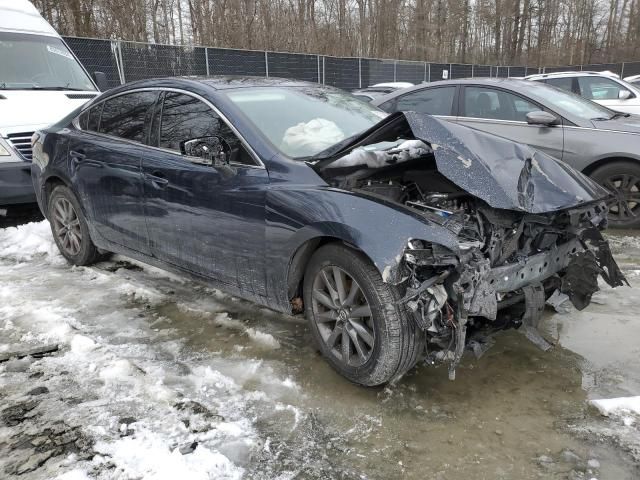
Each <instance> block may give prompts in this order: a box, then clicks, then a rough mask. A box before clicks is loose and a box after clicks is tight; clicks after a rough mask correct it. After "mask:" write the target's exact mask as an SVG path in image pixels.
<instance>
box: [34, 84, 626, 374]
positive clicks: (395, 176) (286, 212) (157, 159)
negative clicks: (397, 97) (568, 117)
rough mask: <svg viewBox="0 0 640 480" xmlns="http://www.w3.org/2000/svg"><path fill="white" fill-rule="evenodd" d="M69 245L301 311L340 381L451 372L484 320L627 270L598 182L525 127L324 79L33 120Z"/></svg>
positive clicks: (101, 103) (80, 258) (529, 327)
mask: <svg viewBox="0 0 640 480" xmlns="http://www.w3.org/2000/svg"><path fill="white" fill-rule="evenodd" d="M32 141H33V151H34V154H33V159H34V161H33V167H32V175H33V182H34V186H35V190H36V193H37V197H38V202H39V205H40V208H41V210H42V212H43V213H44V214H45V215H46V217H47V218H48V219H49V221H50V223H51V229H52V232H53V236H54V238H55V241H56V243H57V245H58V247H59V249H60V252H61V253H62V255H63V256H64V257H65V258H66V259H67V260H68V261H69V262H70V263H72V264H74V265H89V264H91V263H93V262H96V261H98V260H100V258H101V257H102V256H103V255H104V254H106V253H108V252H117V253H119V254H123V255H127V256H129V257H132V258H136V259H138V260H141V261H143V262H147V263H149V264H153V265H156V266H160V267H162V268H165V269H169V270H176V271H179V272H182V273H185V274H189V275H191V276H193V277H197V278H199V279H204V280H206V281H207V282H209V283H211V284H213V285H214V286H216V287H218V288H220V289H221V290H223V291H226V292H229V293H231V294H234V295H237V296H240V297H243V298H246V299H249V300H251V301H254V302H256V303H259V304H261V305H265V306H267V307H270V308H272V309H274V310H277V311H280V312H285V313H302V312H304V313H305V314H306V317H307V318H308V320H309V325H310V328H311V330H312V332H313V336H314V338H315V341H316V342H317V345H318V347H319V349H320V350H321V351H322V353H323V354H324V356H325V357H326V359H327V360H328V362H329V363H330V364H331V365H332V366H333V367H334V368H335V369H336V370H337V371H338V372H340V373H341V374H342V375H344V376H345V377H347V378H348V379H349V380H351V381H354V382H357V383H360V384H362V385H378V384H382V383H385V382H389V381H393V380H395V379H397V378H399V377H400V376H402V375H403V374H404V373H405V372H407V371H408V370H409V369H411V368H412V367H413V366H414V365H415V364H416V363H417V362H418V361H419V360H421V359H427V360H430V361H440V362H448V363H449V368H450V374H451V376H452V377H453V375H454V373H455V370H454V369H455V366H456V364H457V363H458V362H459V361H460V358H461V357H462V354H463V352H464V349H465V346H466V345H468V343H469V341H470V339H471V338H472V337H473V335H474V334H476V332H481V331H486V330H487V329H490V330H498V329H504V328H509V327H515V328H520V329H522V331H524V332H525V333H526V334H527V336H528V337H529V338H530V339H532V340H534V341H535V342H536V343H538V344H539V345H541V346H543V347H545V346H546V344H545V341H544V339H543V338H542V337H541V336H540V335H539V334H538V333H537V330H536V327H537V324H538V322H539V320H540V317H541V314H542V310H543V308H544V305H545V300H546V299H547V298H548V297H549V296H550V295H551V294H553V293H554V292H555V293H556V294H559V292H561V293H562V294H564V295H567V296H568V297H569V298H570V300H571V301H572V302H573V304H574V305H575V306H576V307H577V308H579V309H581V308H584V307H585V306H586V305H588V303H589V301H590V299H591V295H592V293H593V292H595V291H596V290H597V289H598V281H597V279H598V276H601V277H602V278H603V279H604V280H605V281H606V282H607V283H609V284H610V285H612V286H619V285H622V284H623V282H625V279H624V276H623V275H622V273H621V272H620V270H619V268H618V266H617V265H616V263H615V261H614V260H613V257H612V256H611V252H610V250H609V247H608V244H607V242H606V241H605V240H604V239H603V238H602V236H601V234H600V229H602V228H604V227H606V224H607V210H606V203H605V200H606V197H607V195H608V193H607V192H606V191H605V190H603V189H602V188H601V187H599V186H598V185H597V184H595V183H594V182H592V181H591V180H590V179H588V178H587V177H585V176H583V175H581V174H580V173H577V172H576V171H574V170H573V169H571V168H570V167H568V166H567V165H566V164H563V163H559V162H556V161H555V160H554V159H553V158H551V157H549V156H547V155H546V154H544V153H541V152H538V151H535V150H533V149H531V148H529V147H527V146H524V145H519V144H516V143H512V142H510V141H507V140H504V139H501V138H499V137H494V136H492V135H489V134H486V133H482V132H478V131H475V130H472V129H469V128H466V127H463V126H460V125H454V124H450V123H447V122H443V121H440V120H437V119H435V118H433V117H430V116H428V115H423V114H418V113H412V112H405V113H395V114H392V115H389V116H387V115H386V114H385V113H384V112H382V111H380V110H378V109H377V108H376V107H373V106H371V105H369V104H366V103H364V102H362V101H360V100H358V99H356V98H355V97H352V96H351V95H349V94H347V93H344V92H342V91H340V90H336V89H333V88H329V87H324V86H320V85H315V84H309V83H304V82H294V81H287V80H277V79H248V78H217V79H207V80H195V79H162V80H147V81H141V82H134V83H130V84H127V85H124V86H122V87H119V88H115V89H113V90H110V91H108V92H106V93H104V94H103V95H101V96H99V97H97V98H96V99H94V100H93V101H91V102H90V103H89V104H87V105H86V106H85V107H83V108H82V109H80V110H78V111H76V112H74V113H73V114H71V115H70V116H69V117H67V118H65V119H64V120H62V121H60V122H59V123H58V124H56V125H54V126H52V127H50V128H48V129H46V130H43V131H40V132H37V133H36V134H35V135H34V137H33V139H32Z"/></svg>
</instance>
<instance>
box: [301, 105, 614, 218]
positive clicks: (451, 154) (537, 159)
mask: <svg viewBox="0 0 640 480" xmlns="http://www.w3.org/2000/svg"><path fill="white" fill-rule="evenodd" d="M399 136H400V137H399ZM397 138H405V139H410V138H413V139H419V140H422V141H423V142H425V143H426V144H428V145H429V146H430V147H431V149H432V150H433V157H434V158H435V162H436V164H437V170H438V171H439V172H440V173H441V174H442V175H444V176H445V177H446V178H447V179H449V180H450V181H452V182H453V183H455V184H456V185H457V186H458V187H460V188H462V189H463V190H465V191H466V192H468V193H470V194H471V195H473V196H475V197H477V198H479V199H481V200H484V201H485V202H487V204H488V205H490V206H491V207H494V208H500V209H508V210H515V211H520V212H529V213H542V212H551V211H556V210H561V209H566V208H569V207H572V206H576V205H582V204H586V203H589V202H592V201H594V200H598V199H602V198H606V197H608V196H609V195H610V194H609V192H607V191H606V190H605V189H603V188H602V187H601V186H599V185H598V184H596V183H595V182H593V181H592V180H591V179H589V178H587V177H585V176H584V175H582V174H580V173H579V172H577V171H576V170H574V169H573V168H571V167H569V166H568V165H566V164H564V163H562V162H558V161H556V160H555V159H554V158H553V157H551V156H549V155H547V154H545V153H543V152H540V151H538V150H535V149H533V148H531V147H529V146H527V145H523V144H519V143H515V142H512V141H510V140H506V139H504V138H501V137H498V136H496V135H491V134H488V133H484V132H481V131H478V130H474V129H471V128H468V127H465V126H462V125H457V124H455V123H451V122H446V121H442V120H438V119H437V118H434V117H432V116H430V115H426V114H422V113H417V112H399V113H396V114H393V115H390V116H388V117H387V118H385V119H384V120H382V121H380V122H379V123H378V124H377V125H376V126H375V127H373V128H371V129H369V130H368V131H367V132H365V133H364V134H362V135H361V136H359V137H358V138H356V139H354V140H353V141H352V142H351V143H349V144H348V145H346V146H343V147H342V148H341V149H340V151H338V152H337V153H334V154H333V155H332V156H331V157H328V158H324V159H315V160H314V161H315V164H314V168H315V169H316V170H317V171H320V172H325V171H326V170H332V169H336V168H342V167H345V166H347V165H345V163H348V165H349V166H351V167H353V166H354V165H355V164H354V163H353V162H352V161H349V162H345V160H343V158H345V153H347V152H352V153H353V152H356V151H358V150H357V149H358V148H363V147H364V146H366V145H370V144H372V143H375V142H382V141H389V140H390V139H392V140H394V141H395V140H396V139H397ZM349 155H351V154H349ZM349 155H347V157H348V156H349ZM369 155H374V156H375V154H374V153H369ZM405 157H406V160H410V159H411V156H410V155H405ZM349 158H350V160H354V159H353V158H351V157H349ZM406 160H405V161H406ZM396 162H397V160H396V161H395V162H394V163H396ZM362 164H366V162H364V161H363V163H362ZM384 165H385V163H384V162H379V163H378V164H377V166H378V167H382V166H384Z"/></svg>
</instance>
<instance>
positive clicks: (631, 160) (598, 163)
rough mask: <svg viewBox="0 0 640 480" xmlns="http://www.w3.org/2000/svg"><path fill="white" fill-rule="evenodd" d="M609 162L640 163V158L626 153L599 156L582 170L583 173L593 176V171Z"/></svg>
mask: <svg viewBox="0 0 640 480" xmlns="http://www.w3.org/2000/svg"><path fill="white" fill-rule="evenodd" d="M608 163H634V164H636V165H640V159H638V158H634V157H631V156H625V155H612V156H611V155H610V156H606V157H604V158H599V159H598V160H596V161H595V162H592V163H590V164H589V165H587V166H586V167H585V168H584V169H583V170H582V173H584V174H585V175H587V176H591V174H592V173H593V172H595V171H596V170H597V169H599V168H600V167H603V166H605V165H607V164H608Z"/></svg>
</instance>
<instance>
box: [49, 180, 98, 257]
mask: <svg viewBox="0 0 640 480" xmlns="http://www.w3.org/2000/svg"><path fill="white" fill-rule="evenodd" d="M47 205H48V215H47V216H48V218H49V223H50V225H51V233H52V234H53V239H54V241H55V242H56V245H57V246H58V250H60V253H61V254H62V256H63V257H64V258H66V259H67V261H68V262H69V263H71V264H73V265H80V266H82V265H91V264H92V263H95V262H96V261H97V260H98V258H99V257H100V253H99V252H98V249H97V248H96V246H95V245H94V244H93V241H91V237H90V236H89V227H88V225H87V220H86V218H85V216H84V214H83V213H82V208H80V203H79V202H78V199H77V198H76V196H75V195H74V194H73V192H72V191H71V189H70V188H69V187H66V186H64V185H58V186H57V187H55V188H54V189H53V191H52V192H51V195H50V196H49V201H48V204H47Z"/></svg>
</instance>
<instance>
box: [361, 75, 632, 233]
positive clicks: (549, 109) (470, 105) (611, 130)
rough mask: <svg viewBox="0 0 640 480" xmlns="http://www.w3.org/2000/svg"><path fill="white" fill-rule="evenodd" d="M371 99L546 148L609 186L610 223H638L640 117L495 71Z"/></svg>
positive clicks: (386, 107)
mask: <svg viewBox="0 0 640 480" xmlns="http://www.w3.org/2000/svg"><path fill="white" fill-rule="evenodd" d="M371 103H373V104H374V105H377V106H379V107H380V108H382V109H383V110H386V111H388V112H395V111H416V112H422V113H428V114H431V115H434V116H437V117H439V118H442V119H445V120H449V121H451V122H455V123H460V124H463V125H466V126H468V127H472V128H475V129H478V130H483V131H485V132H489V133H493V134H495V135H499V136H501V137H504V138H508V139H510V140H513V141H516V142H519V143H525V144H528V145H531V146H532V147H535V148H537V149H539V150H542V151H545V152H547V153H549V154H551V155H553V156H554V157H556V158H558V159H560V160H563V161H565V162H566V163H568V164H569V165H571V166H572V167H574V168H576V169H577V170H579V171H581V172H582V173H585V174H586V175H589V176H590V177H592V178H593V179H594V180H596V181H597V182H598V183H600V184H601V185H603V186H605V187H607V188H608V189H609V190H611V191H613V192H614V193H615V195H616V197H615V200H614V201H613V202H612V203H611V205H610V213H609V221H610V225H611V226H613V227H619V228H637V227H640V116H635V115H629V114H623V113H618V112H615V111H613V110H610V109H608V108H606V107H603V106H601V105H598V104H596V103H593V102H591V101H589V100H585V99H583V98H581V97H579V96H577V95H574V94H572V93H569V92H566V91H563V90H560V89H557V88H555V87H551V86H548V85H545V84H541V83H536V82H529V81H525V80H515V79H498V78H486V79H466V80H449V81H442V82H434V83H429V84H423V85H418V86H416V87H412V88H407V89H403V90H399V91H396V92H393V93H390V94H388V95H385V96H383V97H379V98H376V99H374V100H373V101H372V102H371Z"/></svg>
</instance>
